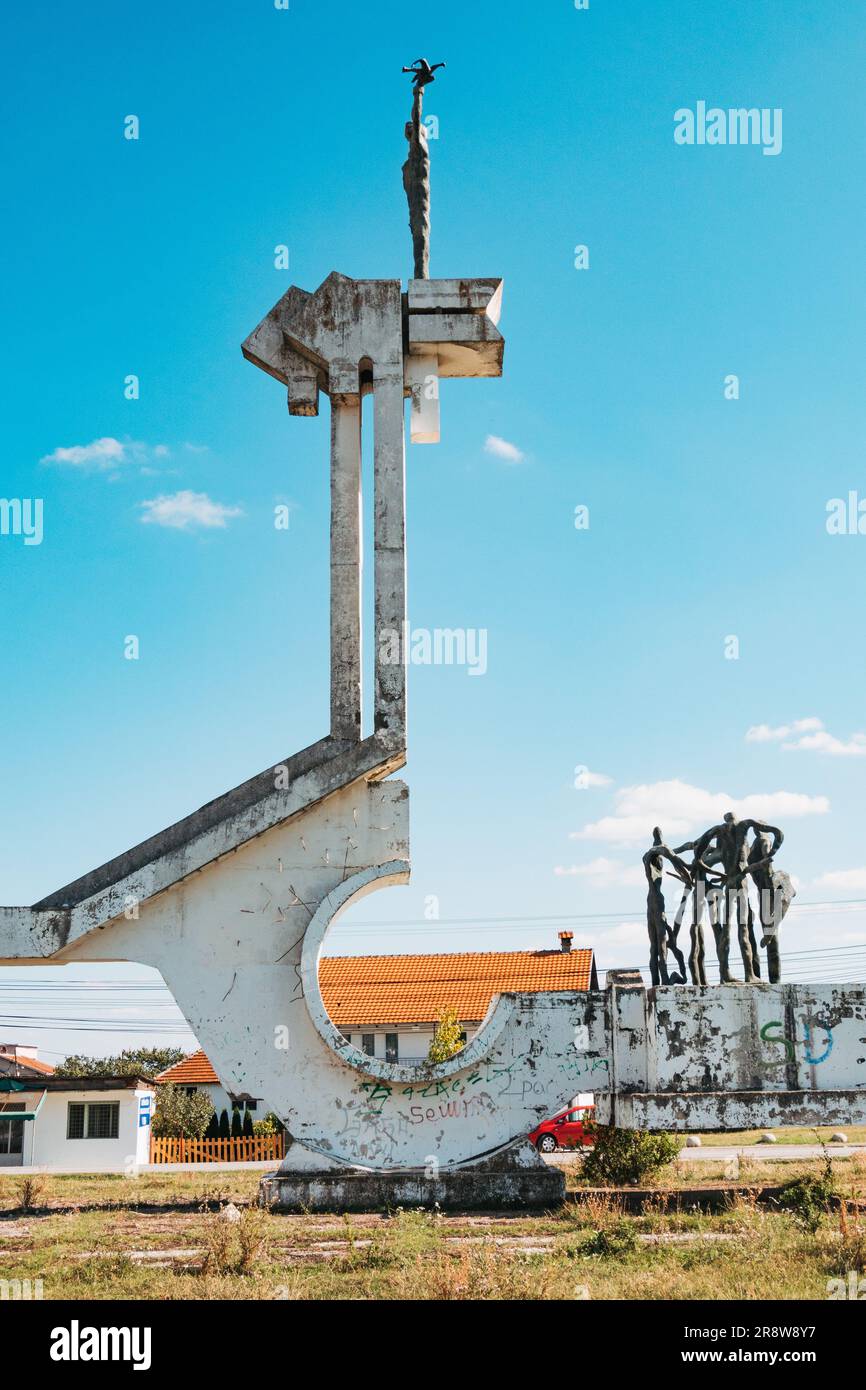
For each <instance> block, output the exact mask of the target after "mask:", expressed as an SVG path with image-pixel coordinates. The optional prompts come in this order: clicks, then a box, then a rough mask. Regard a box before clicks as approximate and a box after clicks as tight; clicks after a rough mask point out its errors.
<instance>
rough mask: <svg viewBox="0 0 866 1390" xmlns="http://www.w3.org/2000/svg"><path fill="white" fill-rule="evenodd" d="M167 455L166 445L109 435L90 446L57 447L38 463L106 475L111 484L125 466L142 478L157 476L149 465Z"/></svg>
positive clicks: (165, 457)
mask: <svg viewBox="0 0 866 1390" xmlns="http://www.w3.org/2000/svg"><path fill="white" fill-rule="evenodd" d="M170 455H171V450H170V449H169V447H168V445H167V444H153V445H150V444H144V443H142V442H141V441H140V440H138V439H115V438H114V437H113V435H104V436H103V438H102V439H94V440H92V441H91V443H90V444H70V445H68V446H61V447H60V448H58V449H54V450H52V452H51V453H50V454H45V455H44V457H43V458H41V459H40V460H39V462H40V463H47V464H56V465H58V466H59V467H61V468H76V469H78V470H79V471H80V472H82V473H109V474H110V475H111V476H110V478H109V482H114V481H115V479H116V478H119V477H120V476H121V475H120V473H119V472H118V471H117V470H118V469H119V468H122V467H123V466H124V465H128V464H134V465H138V466H139V469H140V472H141V473H142V475H144V476H145V477H147V476H151V475H153V474H154V473H158V472H161V471H162V470H160V469H157V468H153V467H151V466H150V465H152V464H153V462H154V461H155V460H159V461H162V460H163V459H167V458H169V457H170Z"/></svg>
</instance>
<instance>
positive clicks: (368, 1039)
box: [361, 1033, 376, 1057]
mask: <svg viewBox="0 0 866 1390" xmlns="http://www.w3.org/2000/svg"><path fill="white" fill-rule="evenodd" d="M361 1051H362V1052H366V1054H367V1056H368V1057H375V1056H376V1034H375V1033H362V1034H361Z"/></svg>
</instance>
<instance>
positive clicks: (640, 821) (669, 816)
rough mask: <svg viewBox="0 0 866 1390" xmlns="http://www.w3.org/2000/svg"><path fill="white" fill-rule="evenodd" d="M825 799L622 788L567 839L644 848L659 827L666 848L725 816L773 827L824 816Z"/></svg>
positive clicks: (681, 785)
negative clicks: (606, 808)
mask: <svg viewBox="0 0 866 1390" xmlns="http://www.w3.org/2000/svg"><path fill="white" fill-rule="evenodd" d="M829 809H830V802H829V800H828V798H827V797H826V796H805V795H803V794H802V793H800V792H765V793H754V794H753V795H751V796H745V797H740V798H736V797H731V796H729V795H728V794H727V792H710V791H705V790H704V789H703V788H702V787H693V786H691V785H690V784H689V783H688V782H681V781H679V780H678V779H672V780H670V781H665V782H652V783H649V784H645V785H642V786H635V787H623V788H622V789H621V790H620V791H618V792H617V793H616V796H615V808H614V814H613V815H611V816H603V817H602V819H601V820H598V821H594V822H591V823H590V824H589V825H585V826H584V827H583V829H582V830H575V831H572V833H571V835H570V837H569V838H570V839H572V840H594V841H595V840H600V841H605V842H608V843H611V844H623V845H626V844H640V843H642V842H644V841H646V842H647V844H648V843H649V839H650V836H651V833H652V829H653V826H655V825H658V826H660V827H661V830H662V833H663V834H664V835H665V837H666V839H667V841H668V844H671V843H672V842H674V841H677V840H679V839H683V838H686V837H687V835H688V832H689V831H691V830H693V829H698V828H700V829H704V828H705V827H708V826H710V825H714V824H716V823H718V822H719V821H721V819H722V816H723V815H724V813H725V812H726V811H733V812H734V814H735V815H737V816H738V817H740V819H743V818H745V817H748V816H751V817H754V818H755V819H757V820H766V821H770V822H772V823H774V824H778V822H779V821H785V820H793V819H795V818H797V817H800V816H820V815H825V814H826V813H827V812H828V811H829Z"/></svg>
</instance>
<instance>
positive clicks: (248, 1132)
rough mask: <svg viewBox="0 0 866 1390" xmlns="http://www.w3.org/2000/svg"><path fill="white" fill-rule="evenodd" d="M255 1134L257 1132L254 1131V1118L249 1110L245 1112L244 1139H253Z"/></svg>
mask: <svg viewBox="0 0 866 1390" xmlns="http://www.w3.org/2000/svg"><path fill="white" fill-rule="evenodd" d="M254 1132H255V1131H254V1130H253V1117H252V1114H251V1113H250V1111H249V1110H245V1111H244V1138H245V1139H252V1137H253V1134H254Z"/></svg>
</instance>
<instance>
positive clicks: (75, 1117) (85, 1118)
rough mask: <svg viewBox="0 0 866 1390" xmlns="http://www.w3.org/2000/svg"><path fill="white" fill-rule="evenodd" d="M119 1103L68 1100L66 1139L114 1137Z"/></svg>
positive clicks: (118, 1115) (115, 1135)
mask: <svg viewBox="0 0 866 1390" xmlns="http://www.w3.org/2000/svg"><path fill="white" fill-rule="evenodd" d="M119 1119H120V1103H119V1102H118V1101H107V1102H106V1101H99V1102H91V1101H77V1100H72V1101H70V1102H69V1110H68V1114H67V1119H66V1138H67V1139H116V1138H117V1129H118V1121H119Z"/></svg>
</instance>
